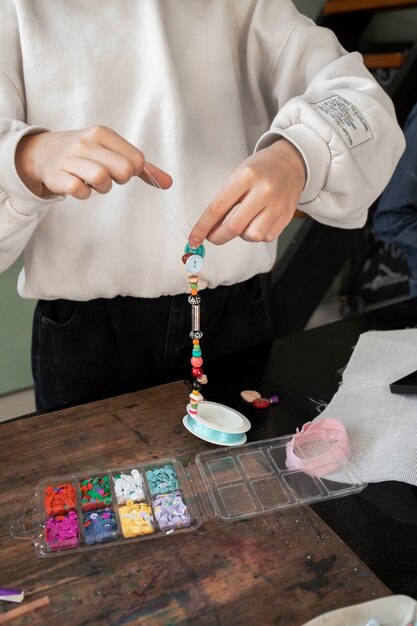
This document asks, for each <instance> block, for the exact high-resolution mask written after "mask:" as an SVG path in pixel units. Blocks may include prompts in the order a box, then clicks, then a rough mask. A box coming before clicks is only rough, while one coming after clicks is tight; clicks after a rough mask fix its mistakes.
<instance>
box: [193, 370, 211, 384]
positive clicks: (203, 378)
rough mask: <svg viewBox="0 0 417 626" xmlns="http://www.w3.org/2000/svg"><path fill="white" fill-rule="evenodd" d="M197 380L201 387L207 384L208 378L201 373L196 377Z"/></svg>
mask: <svg viewBox="0 0 417 626" xmlns="http://www.w3.org/2000/svg"><path fill="white" fill-rule="evenodd" d="M196 378H197V380H198V382H199V383H201V384H202V385H206V384H207V383H208V378H207V376H206V375H205V374H203V373H201V374H199V375H198V376H196Z"/></svg>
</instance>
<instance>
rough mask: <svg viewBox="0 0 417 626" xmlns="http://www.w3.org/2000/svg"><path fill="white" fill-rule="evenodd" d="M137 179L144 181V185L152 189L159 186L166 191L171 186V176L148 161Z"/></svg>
mask: <svg viewBox="0 0 417 626" xmlns="http://www.w3.org/2000/svg"><path fill="white" fill-rule="evenodd" d="M139 178H141V179H142V180H143V181H145V183H148V185H152V186H153V187H155V186H156V187H158V186H159V187H162V189H168V188H169V187H171V185H172V178H171V176H170V175H169V174H168V173H167V172H164V170H161V169H160V168H159V167H156V165H154V164H153V163H150V162H149V161H146V163H145V166H144V168H143V170H142V172H141V174H139Z"/></svg>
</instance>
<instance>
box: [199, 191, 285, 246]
mask: <svg viewBox="0 0 417 626" xmlns="http://www.w3.org/2000/svg"><path fill="white" fill-rule="evenodd" d="M264 209H265V204H264V202H263V198H261V197H259V195H258V194H257V193H256V192H255V191H251V192H250V193H248V194H247V195H246V196H245V197H244V199H243V200H242V202H241V203H240V204H238V205H237V206H234V207H233V208H232V209H231V210H230V211H229V212H228V214H227V215H226V217H225V219H224V220H222V221H219V222H218V223H217V224H215V225H214V226H213V228H212V229H211V230H210V232H209V233H208V234H207V239H208V240H209V241H211V243H214V244H216V245H221V244H224V243H227V242H228V241H231V240H232V239H234V238H235V237H243V238H245V237H244V236H243V235H244V233H246V234H247V237H248V238H249V240H250V241H262V240H263V237H264V234H263V232H261V230H260V229H258V227H259V226H262V225H263V223H264V222H266V221H267V218H266V216H265V217H264V218H263V219H262V218H261V219H256V218H257V216H258V215H259V214H260V215H263V213H264V212H265V211H264ZM274 219H275V218H274ZM264 230H265V229H264Z"/></svg>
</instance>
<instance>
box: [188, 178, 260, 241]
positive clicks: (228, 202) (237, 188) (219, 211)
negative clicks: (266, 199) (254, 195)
mask: <svg viewBox="0 0 417 626" xmlns="http://www.w3.org/2000/svg"><path fill="white" fill-rule="evenodd" d="M248 190H249V185H244V184H242V180H241V179H240V177H238V176H231V177H230V179H229V181H228V182H227V183H226V186H225V187H224V188H223V189H222V190H221V192H220V193H219V194H218V195H217V196H216V197H215V198H214V200H213V201H212V202H211V203H210V204H209V205H208V207H207V208H206V209H205V211H203V214H202V216H201V217H200V219H199V220H198V222H197V223H196V225H195V226H194V228H193V229H192V231H191V233H190V235H189V238H188V241H189V242H190V244H191V246H193V248H197V247H198V246H199V245H200V244H201V243H203V241H204V239H206V238H207V237H208V236H209V234H210V233H213V236H214V239H215V241H214V240H213V243H226V241H229V240H230V239H232V238H233V237H236V235H232V236H230V237H229V234H231V233H232V230H231V229H233V227H234V225H235V221H233V223H232V226H230V224H229V226H227V227H225V228H223V229H222V224H223V225H225V222H224V220H225V218H226V216H227V215H228V214H229V213H230V211H232V209H233V208H234V207H235V206H236V204H238V203H239V202H240V201H241V200H242V198H243V197H244V196H245V195H246V193H247V192H248ZM219 229H221V230H220V232H219ZM215 233H216V234H215ZM239 234H240V233H239ZM209 239H210V241H212V239H211V237H210V238H209Z"/></svg>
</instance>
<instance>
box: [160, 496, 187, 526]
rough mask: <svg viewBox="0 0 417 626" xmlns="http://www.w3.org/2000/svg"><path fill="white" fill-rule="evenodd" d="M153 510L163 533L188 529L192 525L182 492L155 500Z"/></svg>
mask: <svg viewBox="0 0 417 626" xmlns="http://www.w3.org/2000/svg"><path fill="white" fill-rule="evenodd" d="M153 508H154V511H155V517H156V521H157V522H158V526H159V528H160V529H161V530H162V531H167V530H173V529H174V528H187V527H188V526H189V525H190V523H191V518H190V514H189V513H188V510H187V507H186V506H185V504H184V502H183V500H182V496H181V492H180V491H175V492H174V493H170V494H168V495H165V496H161V497H159V498H155V500H154V502H153Z"/></svg>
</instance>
